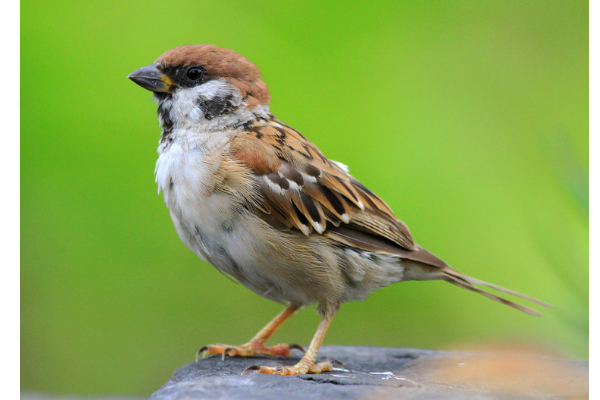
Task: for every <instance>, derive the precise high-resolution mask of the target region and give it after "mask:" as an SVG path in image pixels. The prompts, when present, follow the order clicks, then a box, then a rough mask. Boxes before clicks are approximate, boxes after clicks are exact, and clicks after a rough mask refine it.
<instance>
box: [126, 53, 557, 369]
mask: <svg viewBox="0 0 600 400" xmlns="http://www.w3.org/2000/svg"><path fill="white" fill-rule="evenodd" d="M128 78H129V79H131V80H132V81H133V82H134V83H136V84H138V85H139V86H141V87H142V88H144V89H147V90H149V91H151V92H153V97H154V100H155V101H156V103H157V105H158V110H157V113H158V119H159V125H160V127H161V136H160V140H159V145H158V150H157V152H158V160H157V162H156V169H155V177H156V183H157V185H158V192H159V194H160V193H161V191H162V193H163V197H164V201H165V203H166V206H167V208H168V210H169V213H170V216H171V219H172V221H173V224H174V226H175V229H176V231H177V233H178V235H179V238H180V239H181V240H182V241H183V243H184V244H185V245H186V246H187V247H188V248H189V249H190V250H191V251H193V252H194V253H195V254H196V255H197V256H198V257H199V258H200V259H202V260H203V261H205V262H208V263H210V264H212V265H213V266H214V267H215V268H216V269H217V270H218V271H220V272H221V273H222V274H224V275H225V276H227V277H229V278H231V279H233V280H234V281H237V282H239V283H241V284H242V285H244V286H245V287H247V288H249V289H250V290H252V291H253V292H255V293H256V294H258V295H260V296H262V297H265V298H267V299H270V300H273V301H276V302H279V303H281V304H283V305H285V309H284V310H283V311H282V312H281V313H280V314H279V315H277V316H276V317H275V318H274V319H273V320H272V321H271V322H270V323H269V324H268V325H267V326H265V327H264V328H263V329H262V330H261V331H260V332H259V333H258V334H256V336H254V338H252V339H251V340H250V341H249V342H248V343H246V344H243V345H239V346H230V345H225V344H215V345H208V346H204V347H202V348H201V349H200V350H199V351H198V354H197V357H196V360H198V358H199V357H200V356H208V355H212V354H219V355H221V356H222V357H223V358H224V357H225V355H228V356H245V357H248V356H253V355H255V354H260V355H266V356H277V355H279V356H290V355H291V351H292V350H294V349H297V350H300V351H302V352H303V353H304V355H303V357H302V358H301V359H300V361H299V362H298V363H297V364H295V365H292V366H284V367H281V366H280V367H270V366H259V365H254V366H252V367H249V368H247V369H246V370H245V371H243V373H247V372H250V371H255V372H256V373H261V374H276V375H300V374H306V373H313V374H316V373H321V372H327V371H332V370H333V368H334V366H339V367H342V368H343V365H342V363H341V362H340V361H339V360H326V361H321V362H317V355H318V351H319V348H320V346H321V344H322V342H323V339H324V337H325V333H326V332H327V329H328V328H329V326H330V324H331V321H332V319H333V318H334V316H335V314H336V313H337V311H338V310H339V308H340V305H341V304H343V303H346V302H352V301H358V300H363V299H365V297H366V296H367V295H368V294H369V293H370V292H372V291H374V290H376V289H380V288H383V287H385V286H388V285H390V284H392V283H397V282H403V281H410V280H416V281H425V280H443V281H446V282H449V283H451V284H453V285H455V286H458V287H460V288H463V289H466V290H469V291H472V292H475V293H478V294H481V295H483V296H486V297H488V298H490V299H492V300H495V301H498V302H500V303H502V304H505V305H507V306H510V307H512V308H515V309H517V310H520V311H522V312H525V313H527V314H529V315H534V316H539V315H540V314H539V313H538V312H537V311H534V310H532V309H530V308H528V307H525V306H522V305H520V304H518V303H515V302H512V301H510V300H507V299H505V298H502V297H499V296H497V295H495V294H493V293H491V292H489V291H485V290H482V289H481V287H482V286H483V287H488V288H491V289H495V290H497V291H499V292H502V293H505V294H510V295H514V296H517V297H520V298H522V299H525V300H528V301H531V302H534V303H537V304H539V305H541V306H543V307H552V306H551V305H549V304H547V303H545V302H542V301H539V300H536V299H534V298H532V297H529V296H526V295H523V294H521V293H518V292H515V291H512V290H509V289H505V288H502V287H500V286H496V285H493V284H491V283H487V282H484V281H481V280H478V279H475V278H472V277H470V276H467V275H464V274H462V273H460V272H458V271H456V270H455V269H453V268H451V267H450V266H449V265H448V264H447V263H445V262H444V261H442V260H441V259H440V258H438V257H436V256H435V255H433V254H432V253H430V252H428V251H427V250H425V249H424V248H423V247H421V246H419V245H418V244H416V243H415V241H414V239H413V237H412V235H411V233H410V231H409V229H408V227H407V226H406V224H404V223H403V222H402V221H401V220H400V219H398V218H397V217H396V216H395V214H394V213H393V212H392V210H391V209H390V207H389V206H388V205H387V204H386V203H385V202H384V201H383V200H382V199H381V198H379V197H378V196H377V195H376V194H375V193H373V192H372V191H371V190H369V189H368V188H367V187H366V186H365V185H363V184H362V183H361V182H359V181H358V180H357V179H356V178H354V177H353V176H352V175H350V173H349V169H348V167H347V166H346V165H344V164H342V163H340V162H336V161H333V160H331V159H328V158H327V157H326V156H325V155H324V154H323V153H322V152H321V151H320V150H319V149H318V148H317V146H315V145H314V144H313V143H312V142H311V141H310V140H308V139H307V138H306V137H305V136H304V135H303V134H302V133H300V132H299V131H298V130H296V129H294V128H293V127H291V126H289V125H287V124H285V123H284V122H282V121H281V120H279V119H277V118H276V117H275V116H274V115H273V114H272V113H271V111H270V109H269V103H270V101H271V96H270V94H269V90H268V87H267V85H266V84H265V82H264V81H263V80H262V75H261V74H260V72H259V70H258V68H257V67H256V65H255V64H253V63H251V62H250V61H248V60H247V59H246V58H245V57H243V56H242V55H240V54H238V53H237V52H235V51H233V50H229V49H224V48H220V47H217V46H214V45H184V46H179V47H176V48H173V49H170V50H168V51H166V52H165V53H164V54H162V55H161V56H160V57H159V58H158V59H157V60H156V61H155V62H154V63H152V64H150V65H148V66H145V67H142V68H140V69H137V70H135V71H134V72H132V73H131V74H129V75H128ZM311 304H316V305H317V306H316V312H317V313H318V314H319V316H320V323H319V325H318V328H317V331H316V333H315V335H314V337H313V339H312V341H311V343H310V345H309V347H308V349H307V350H306V351H305V350H304V348H302V347H301V346H299V345H295V344H290V345H288V344H278V345H275V346H270V347H269V346H267V345H266V341H267V340H268V339H269V338H270V337H271V335H272V334H273V333H274V332H275V331H276V330H277V329H278V328H279V327H280V326H281V325H282V324H283V323H284V322H285V321H286V320H287V319H288V318H289V317H290V316H292V315H293V314H294V313H295V312H296V311H298V310H299V309H301V308H303V307H306V306H308V305H311Z"/></svg>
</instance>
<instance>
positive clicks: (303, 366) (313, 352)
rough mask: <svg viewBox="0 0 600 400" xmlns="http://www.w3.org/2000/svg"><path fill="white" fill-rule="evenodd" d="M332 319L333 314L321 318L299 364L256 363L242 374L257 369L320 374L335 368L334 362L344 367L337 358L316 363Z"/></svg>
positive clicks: (297, 373)
mask: <svg viewBox="0 0 600 400" xmlns="http://www.w3.org/2000/svg"><path fill="white" fill-rule="evenodd" d="M332 319H333V316H331V317H322V318H321V323H320V324H319V327H318V328H317V332H316V333H315V336H314V337H313V340H312V342H310V347H309V348H308V351H307V352H306V353H305V354H304V357H302V359H301V360H300V361H299V362H298V364H296V365H293V366H291V367H261V366H258V365H255V366H252V367H249V368H246V369H245V370H244V372H242V375H243V374H245V373H246V372H248V371H256V373H257V374H275V375H302V374H319V373H321V372H326V371H331V370H333V364H339V366H340V367H342V368H344V367H343V366H342V363H341V362H339V361H337V360H329V361H323V362H320V363H315V362H316V360H317V354H318V353H319V347H321V343H323V338H325V333H326V332H327V328H329V324H330V323H331V320H332Z"/></svg>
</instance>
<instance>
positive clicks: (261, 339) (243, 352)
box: [196, 306, 304, 361]
mask: <svg viewBox="0 0 600 400" xmlns="http://www.w3.org/2000/svg"><path fill="white" fill-rule="evenodd" d="M297 310H298V307H297V306H289V307H288V308H286V309H285V310H283V311H282V312H281V313H280V314H279V315H278V316H276V317H275V318H273V320H272V321H271V322H269V323H268V324H267V326H265V327H264V328H263V329H262V330H261V331H260V332H258V333H257V334H256V336H254V337H253V338H252V340H250V341H249V342H248V343H246V344H243V345H241V346H228V345H226V344H211V345H209V346H204V347H203V348H201V349H200V350H198V354H196V361H198V359H199V358H200V356H201V355H202V354H204V355H205V356H208V355H211V354H221V355H223V358H225V355H226V354H227V355H229V356H230V357H234V356H242V357H250V356H253V355H254V354H263V355H265V356H285V357H289V356H290V354H291V350H292V349H298V350H300V351H302V352H303V353H304V349H303V348H302V347H301V346H299V345H297V344H290V345H287V344H278V345H276V346H272V347H267V346H265V343H266V342H267V340H269V338H270V337H271V336H272V335H273V334H274V333H275V331H276V330H277V329H278V328H279V327H280V326H281V325H283V323H284V322H285V321H286V320H287V319H288V318H289V317H291V316H292V315H293V314H294V313H295V312H296V311H297Z"/></svg>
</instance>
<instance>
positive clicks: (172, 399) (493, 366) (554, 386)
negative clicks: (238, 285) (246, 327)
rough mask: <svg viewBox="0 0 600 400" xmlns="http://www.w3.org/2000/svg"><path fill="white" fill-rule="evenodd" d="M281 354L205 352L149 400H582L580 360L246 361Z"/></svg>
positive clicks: (348, 352) (383, 354) (322, 355)
mask: <svg viewBox="0 0 600 400" xmlns="http://www.w3.org/2000/svg"><path fill="white" fill-rule="evenodd" d="M300 356H301V354H297V355H293V356H292V357H290V358H284V357H262V356H256V357H233V358H232V357H226V358H225V360H221V357H220V356H210V357H207V358H205V359H203V360H200V361H197V362H193V363H190V364H187V365H184V366H183V367H181V368H179V369H178V370H177V371H175V373H174V374H173V376H172V377H171V379H170V380H169V381H168V382H167V383H166V384H165V385H164V386H163V387H162V388H161V389H160V390H158V391H157V392H156V393H154V394H153V395H152V396H151V397H150V399H151V400H187V399H243V400H252V399H273V400H275V399H290V400H295V399H328V400H335V399H414V400H417V399H423V400H425V399H428V400H432V399H444V400H446V399H447V400H454V399H456V400H458V399H468V400H471V399H472V400H476V399H477V400H490V399H545V398H549V399H550V398H552V399H557V398H569V399H578V398H581V399H584V398H588V396H589V391H588V385H589V367H588V362H586V361H572V360H562V359H556V358H551V357H545V356H540V355H530V354H510V353H491V352H490V353H485V352H482V353H474V352H453V351H452V352H451V351H432V350H416V349H398V348H380V347H341V346H324V347H322V348H321V351H320V352H319V361H321V360H326V359H338V360H340V361H342V362H343V363H344V367H345V369H341V368H339V369H335V370H334V371H332V372H327V373H322V374H318V375H300V376H275V375H260V374H256V373H254V372H251V373H247V374H246V375H241V372H242V371H243V370H244V369H245V368H247V367H249V366H252V365H268V366H280V365H293V364H295V363H296V362H297V361H298V360H299V359H300Z"/></svg>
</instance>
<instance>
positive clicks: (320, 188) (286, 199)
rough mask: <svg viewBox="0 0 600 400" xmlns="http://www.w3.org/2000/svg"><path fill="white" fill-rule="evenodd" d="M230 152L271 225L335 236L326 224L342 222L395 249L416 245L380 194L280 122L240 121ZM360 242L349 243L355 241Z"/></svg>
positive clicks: (347, 230)
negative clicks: (249, 177) (252, 183)
mask: <svg viewBox="0 0 600 400" xmlns="http://www.w3.org/2000/svg"><path fill="white" fill-rule="evenodd" d="M231 155H232V157H233V159H234V160H236V161H238V162H241V163H242V164H244V165H246V166H247V167H248V168H250V170H251V172H252V174H253V177H254V180H255V183H256V187H257V189H258V191H259V192H260V196H261V197H262V199H263V203H264V204H261V207H259V208H258V209H257V213H258V214H259V215H261V218H263V220H265V221H267V222H268V223H269V224H271V226H273V227H275V228H277V229H293V228H296V229H298V230H300V231H301V232H303V233H304V234H305V235H309V234H311V233H313V232H316V233H319V234H325V235H328V236H330V237H331V238H333V239H336V240H338V241H340V240H339V239H340V235H339V232H338V234H337V235H336V234H335V230H332V229H337V227H340V229H342V227H343V229H345V231H344V232H345V235H346V236H352V235H353V233H352V232H354V235H355V236H356V235H358V236H357V237H360V235H361V232H362V234H366V235H370V236H371V237H374V238H380V239H381V240H384V241H386V242H387V243H388V244H389V245H390V246H392V247H393V248H395V249H396V251H395V252H394V253H395V254H398V255H401V254H400V253H402V252H407V251H408V252H412V250H415V249H416V247H415V244H414V241H413V239H412V236H411V234H410V231H409V230H408V228H407V227H406V225H405V224H404V223H403V222H402V221H400V220H399V219H398V218H396V217H395V216H394V214H393V213H392V211H391V209H390V208H389V207H388V206H387V205H386V204H385V203H384V202H383V200H381V199H380V198H379V197H377V195H375V194H374V193H373V192H371V191H370V190H369V189H367V188H366V187H365V186H364V185H363V184H361V183H360V182H359V181H357V180H356V179H354V178H353V177H352V176H350V175H349V174H348V173H347V172H346V170H344V168H342V166H340V165H338V163H336V162H333V161H330V160H328V159H327V158H326V157H325V156H324V155H323V153H321V151H320V150H319V149H318V148H317V147H316V146H315V145H314V144H312V143H311V142H310V141H308V140H307V139H306V138H305V137H304V136H302V135H301V134H300V133H299V132H298V131H296V130H295V129H293V128H291V127H289V126H287V125H285V124H283V123H282V122H280V121H277V120H270V121H261V122H252V123H248V124H246V125H244V127H243V130H242V131H241V132H240V133H239V134H238V135H237V136H236V137H235V138H234V139H233V142H232V144H231ZM341 242H344V241H343V240H342V241H341ZM360 243H361V241H360V240H358V241H355V243H353V244H352V245H357V246H358V247H361V244H360ZM362 247H364V248H365V249H367V248H371V246H370V245H367V244H363V245H362Z"/></svg>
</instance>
